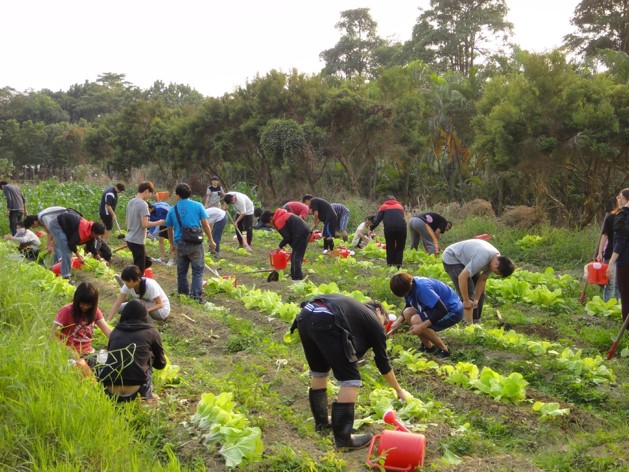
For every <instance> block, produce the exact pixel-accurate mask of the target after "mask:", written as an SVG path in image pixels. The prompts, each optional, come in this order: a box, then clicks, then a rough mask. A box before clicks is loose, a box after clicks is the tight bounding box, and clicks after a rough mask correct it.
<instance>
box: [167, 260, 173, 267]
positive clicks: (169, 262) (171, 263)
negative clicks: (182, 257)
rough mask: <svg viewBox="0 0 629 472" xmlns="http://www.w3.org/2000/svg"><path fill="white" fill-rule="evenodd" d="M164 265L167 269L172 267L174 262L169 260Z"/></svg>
mask: <svg viewBox="0 0 629 472" xmlns="http://www.w3.org/2000/svg"><path fill="white" fill-rule="evenodd" d="M166 265H167V266H168V267H172V266H174V265H175V261H174V260H172V259H170V260H169V261H168V262H167V263H166Z"/></svg>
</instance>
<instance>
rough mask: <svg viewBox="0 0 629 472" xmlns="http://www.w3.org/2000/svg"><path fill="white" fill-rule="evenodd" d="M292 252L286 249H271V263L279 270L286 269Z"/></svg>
mask: <svg viewBox="0 0 629 472" xmlns="http://www.w3.org/2000/svg"><path fill="white" fill-rule="evenodd" d="M290 254H291V253H290V252H286V251H285V250H284V249H271V252H270V253H269V258H270V259H271V265H272V266H273V267H274V268H275V269H277V270H282V269H286V266H287V265H288V261H289V260H290Z"/></svg>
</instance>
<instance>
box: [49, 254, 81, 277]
mask: <svg viewBox="0 0 629 472" xmlns="http://www.w3.org/2000/svg"><path fill="white" fill-rule="evenodd" d="M83 264H84V263H83V262H79V260H78V259H77V258H76V257H73V258H72V268H73V269H80V268H81V267H83ZM50 270H52V273H53V274H55V275H61V261H59V262H57V263H55V264H53V266H52V267H51V268H50Z"/></svg>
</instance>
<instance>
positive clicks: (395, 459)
mask: <svg viewBox="0 0 629 472" xmlns="http://www.w3.org/2000/svg"><path fill="white" fill-rule="evenodd" d="M382 419H383V420H384V422H385V423H387V424H393V425H395V430H394V431H392V430H386V431H383V432H382V434H376V435H375V436H374V437H373V438H371V443H370V444H369V451H368V452H367V464H369V466H370V467H371V468H372V469H382V468H383V467H384V470H389V471H411V470H415V468H416V467H417V466H420V467H422V466H423V465H424V455H425V453H426V437H425V436H424V435H423V434H416V433H410V432H409V431H408V429H406V428H405V427H404V425H403V424H402V423H400V422H399V421H397V419H396V417H395V412H394V411H393V410H387V411H386V412H385V413H384V416H383V418H382ZM376 441H377V442H378V449H377V452H376V453H375V455H374V447H375V445H376ZM382 458H384V464H381V463H380V459H382Z"/></svg>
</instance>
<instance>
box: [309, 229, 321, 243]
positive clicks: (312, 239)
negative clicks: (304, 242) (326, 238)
mask: <svg viewBox="0 0 629 472" xmlns="http://www.w3.org/2000/svg"><path fill="white" fill-rule="evenodd" d="M319 239H321V231H319V230H316V231H313V232H312V233H310V237H309V238H308V242H309V243H313V242H315V241H318V240H319Z"/></svg>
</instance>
